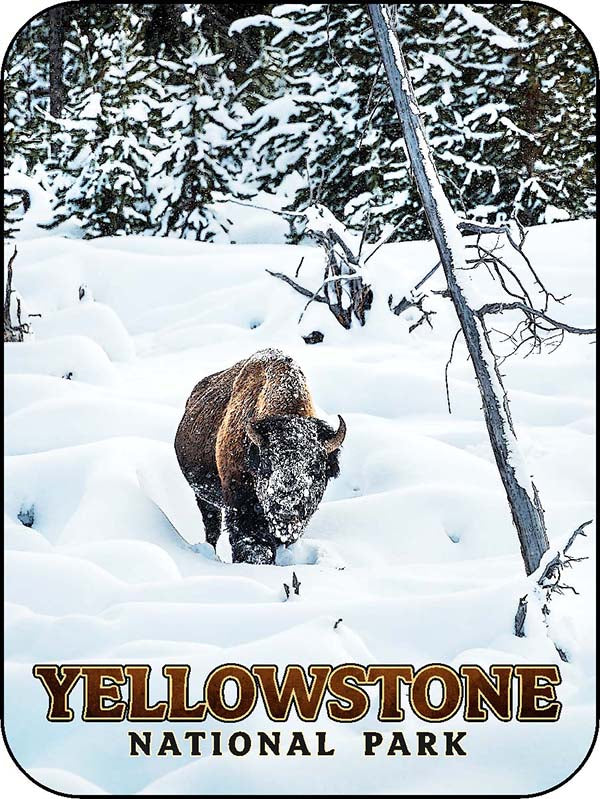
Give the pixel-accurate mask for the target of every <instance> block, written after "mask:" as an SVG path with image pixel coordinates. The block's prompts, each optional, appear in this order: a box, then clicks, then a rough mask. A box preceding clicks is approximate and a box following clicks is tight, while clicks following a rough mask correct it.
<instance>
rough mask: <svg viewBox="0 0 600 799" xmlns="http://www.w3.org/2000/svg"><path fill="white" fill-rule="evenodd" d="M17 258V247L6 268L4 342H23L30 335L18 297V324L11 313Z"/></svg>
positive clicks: (16, 313)
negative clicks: (25, 336) (22, 317)
mask: <svg viewBox="0 0 600 799" xmlns="http://www.w3.org/2000/svg"><path fill="white" fill-rule="evenodd" d="M16 257H17V248H16V247H15V249H14V252H13V254H12V255H11V256H10V259H9V261H8V264H7V266H6V287H5V290H4V341H23V336H24V334H25V333H29V325H28V324H27V322H22V321H21V300H20V299H19V298H18V297H17V302H16V312H15V316H16V322H14V321H13V315H12V311H11V302H12V295H13V294H14V290H13V287H12V277H13V264H14V262H15V258H16Z"/></svg>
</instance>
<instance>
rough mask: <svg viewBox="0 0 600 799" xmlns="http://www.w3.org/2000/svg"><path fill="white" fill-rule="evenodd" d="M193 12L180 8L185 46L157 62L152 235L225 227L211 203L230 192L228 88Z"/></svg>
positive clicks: (197, 234)
mask: <svg viewBox="0 0 600 799" xmlns="http://www.w3.org/2000/svg"><path fill="white" fill-rule="evenodd" d="M200 9H201V7H200V6H198V5H190V4H188V5H187V6H186V11H185V13H184V15H183V20H184V22H185V24H186V25H188V26H189V35H188V38H187V41H186V42H185V45H182V46H179V47H177V48H176V54H175V56H174V58H173V60H166V59H164V58H163V59H160V58H159V60H158V64H159V67H160V68H161V70H162V71H161V85H162V93H163V100H162V102H161V104H160V106H158V107H157V115H158V118H157V119H156V122H155V124H156V127H157V129H160V131H161V134H160V135H161V136H162V143H161V146H160V148H159V151H158V153H157V155H156V158H155V161H154V167H153V171H152V175H151V186H152V193H153V196H154V201H153V208H152V221H153V223H154V224H155V225H156V227H157V230H158V232H159V233H160V235H164V236H169V235H176V236H178V237H179V238H192V239H197V240H205V241H208V240H210V239H211V238H213V237H214V236H215V234H216V233H217V232H218V231H219V230H224V229H226V221H225V220H224V219H222V218H221V217H220V216H219V214H218V213H217V212H216V210H215V209H214V207H213V203H214V201H215V200H219V199H223V198H225V197H226V196H227V195H228V194H229V193H230V187H231V183H232V181H233V179H234V173H235V171H236V170H239V163H238V161H237V158H236V156H235V151H234V149H233V147H232V145H231V142H230V140H229V135H230V132H231V131H232V130H234V129H235V127H236V124H237V123H236V119H235V114H236V111H235V108H234V105H235V104H234V102H233V100H234V87H233V84H232V82H231V81H230V80H229V78H228V77H227V76H226V74H224V72H223V70H222V68H221V66H220V62H221V61H222V56H221V55H220V54H213V53H212V52H211V51H210V48H209V46H208V43H207V42H206V40H205V38H204V36H203V35H202V30H201V29H202V14H201V10H200Z"/></svg>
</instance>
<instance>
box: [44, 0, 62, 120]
mask: <svg viewBox="0 0 600 799" xmlns="http://www.w3.org/2000/svg"><path fill="white" fill-rule="evenodd" d="M48 23H49V28H50V30H49V36H48V61H49V83H50V113H51V115H52V116H53V117H55V118H59V117H60V116H61V114H62V111H63V106H64V102H65V87H64V83H63V47H64V43H65V14H64V6H61V5H60V6H54V8H51V9H49V11H48Z"/></svg>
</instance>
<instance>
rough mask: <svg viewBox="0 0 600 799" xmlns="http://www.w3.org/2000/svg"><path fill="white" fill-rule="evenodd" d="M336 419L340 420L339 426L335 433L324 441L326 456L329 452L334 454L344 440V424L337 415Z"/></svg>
mask: <svg viewBox="0 0 600 799" xmlns="http://www.w3.org/2000/svg"><path fill="white" fill-rule="evenodd" d="M338 419H339V420H340V424H339V427H338V429H337V431H336V432H335V433H334V434H333V435H332V436H331V438H328V439H327V440H326V441H325V452H327V454H328V455H329V454H330V453H331V452H335V450H336V449H339V448H340V447H341V446H342V444H343V443H344V439H345V438H346V422H345V421H344V420H343V419H342V417H341V416H340V415H339V414H338Z"/></svg>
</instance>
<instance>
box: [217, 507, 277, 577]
mask: <svg viewBox="0 0 600 799" xmlns="http://www.w3.org/2000/svg"><path fill="white" fill-rule="evenodd" d="M225 526H226V528H227V531H228V533H229V543H230V544H231V554H232V558H233V562H234V563H263V564H272V563H275V553H276V551H277V544H276V542H275V540H274V539H273V537H272V536H271V535H270V533H269V527H268V524H267V520H266V519H265V516H264V514H263V512H262V508H261V507H260V505H259V503H258V500H257V498H256V495H255V494H254V492H252V491H237V492H235V494H233V495H231V497H230V503H229V504H226V505H225Z"/></svg>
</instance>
